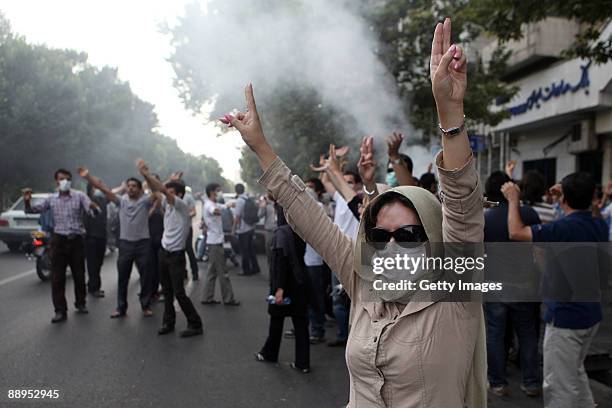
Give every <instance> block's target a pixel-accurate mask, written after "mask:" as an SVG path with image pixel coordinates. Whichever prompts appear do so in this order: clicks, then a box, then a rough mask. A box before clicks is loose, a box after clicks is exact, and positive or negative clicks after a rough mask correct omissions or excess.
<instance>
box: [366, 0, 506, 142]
mask: <svg viewBox="0 0 612 408" xmlns="http://www.w3.org/2000/svg"><path fill="white" fill-rule="evenodd" d="M467 7H469V2H468V1H467V0H447V1H438V2H431V1H428V0H389V1H386V2H384V3H382V4H379V3H375V4H374V6H373V7H371V8H368V14H369V16H370V17H369V18H370V19H371V21H372V24H373V27H374V28H375V31H376V32H377V33H378V35H379V38H380V42H381V44H382V46H381V49H380V50H379V55H380V57H381V58H382V60H383V61H384V62H385V64H386V65H387V66H388V67H389V69H390V71H391V72H392V73H393V75H394V76H395V78H396V81H397V83H398V86H399V87H400V90H401V92H402V94H403V96H404V97H405V99H406V100H407V101H408V102H409V105H410V109H411V119H412V123H413V124H414V126H415V127H417V128H419V129H421V130H422V131H423V132H424V135H425V137H426V138H427V137H429V136H433V135H436V134H437V127H436V126H435V124H436V123H437V113H436V107H435V102H434V100H433V96H432V94H431V83H430V79H429V56H430V51H431V41H432V38H433V29H434V27H435V25H436V23H438V22H440V21H442V20H444V18H445V17H447V16H452V17H453V21H452V24H453V39H452V41H453V42H454V43H461V44H465V45H466V47H469V46H470V45H469V44H470V42H471V41H473V40H474V39H475V38H476V37H477V36H478V34H479V33H480V32H481V29H480V28H479V27H478V26H476V25H474V24H472V23H471V22H469V21H467V20H466V19H465V17H464V16H465V10H466V8H467ZM508 56H509V54H508V53H507V52H505V51H504V50H503V49H501V48H500V49H498V50H497V51H496V52H495V53H494V54H493V58H492V61H491V62H490V63H489V66H488V67H484V66H483V64H482V62H481V61H479V60H476V61H470V64H469V65H468V76H469V78H470V80H469V87H468V90H467V95H466V98H465V112H466V117H467V118H468V120H469V121H470V122H471V123H482V124H487V125H492V126H494V125H496V124H497V123H499V122H500V121H501V120H502V119H504V118H505V117H506V116H507V113H506V112H505V111H499V110H491V109H490V107H491V106H492V102H493V101H494V100H495V99H496V98H510V97H511V96H512V95H513V94H514V93H515V92H516V89H515V88H513V87H509V86H508V85H506V84H505V83H503V82H502V81H501V79H500V77H501V75H502V74H503V71H504V69H505V62H506V60H507V58H508Z"/></svg>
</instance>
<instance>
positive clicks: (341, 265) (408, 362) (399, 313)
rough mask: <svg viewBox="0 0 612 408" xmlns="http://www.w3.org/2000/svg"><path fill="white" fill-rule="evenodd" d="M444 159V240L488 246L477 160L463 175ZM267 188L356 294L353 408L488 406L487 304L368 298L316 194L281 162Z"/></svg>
mask: <svg viewBox="0 0 612 408" xmlns="http://www.w3.org/2000/svg"><path fill="white" fill-rule="evenodd" d="M440 161H441V155H439V156H438V157H437V159H436V164H437V165H438V171H439V175H440V186H441V190H442V192H443V193H442V197H443V221H442V230H443V231H442V234H443V240H444V242H482V240H483V227H484V218H483V209H482V201H483V196H482V191H481V188H480V185H479V182H478V174H477V172H476V169H475V167H474V161H473V159H470V160H469V162H468V163H467V164H466V165H465V166H464V167H463V168H461V169H458V170H457V169H456V170H446V169H444V168H443V167H442V163H441V162H440ZM259 183H260V184H262V185H263V186H265V187H266V188H267V189H268V190H269V191H270V192H271V193H272V195H273V196H274V197H275V199H276V200H277V201H278V203H279V204H280V205H281V206H282V207H283V209H284V212H285V216H286V218H287V222H288V223H289V224H290V225H291V227H292V228H293V229H294V230H295V232H297V233H298V234H299V235H300V236H301V237H302V238H303V239H304V240H305V241H306V242H308V243H309V244H310V245H311V246H312V247H313V248H314V249H315V251H317V252H318V253H319V254H320V255H321V256H322V257H323V259H324V260H325V262H326V263H327V264H328V265H329V267H330V268H331V269H332V270H333V271H334V272H335V273H336V276H337V277H338V279H339V280H340V282H341V283H342V285H343V287H344V288H345V289H346V291H347V293H348V295H349V296H350V297H351V300H352V308H351V321H352V327H351V331H350V335H349V340H348V344H347V349H346V361H347V366H348V369H349V374H350V396H349V404H348V407H350V408H361V407H367V408H371V407H400V408H411V407H435V408H446V407H470V408H480V407H486V358H485V343H484V319H483V315H482V305H481V304H480V303H478V302H474V303H458V302H409V303H408V304H407V305H406V306H405V308H403V310H400V309H399V308H398V304H396V303H390V302H389V303H383V302H372V301H363V300H362V295H361V293H362V290H363V285H364V284H366V283H367V284H369V282H365V281H364V280H362V279H361V278H360V277H359V275H358V274H357V273H356V272H355V270H354V265H353V262H354V258H353V256H354V250H355V249H354V248H355V245H354V243H353V242H352V241H351V239H350V238H349V237H347V236H346V235H344V234H343V233H342V232H341V231H340V229H339V228H338V227H337V226H336V225H335V224H333V223H332V222H331V221H330V220H329V218H328V217H327V216H326V215H325V213H324V212H323V210H321V209H320V207H319V206H318V205H317V204H316V202H315V201H314V200H313V199H312V198H311V197H310V196H309V195H308V193H307V192H306V191H305V189H306V186H305V184H304V183H303V181H302V180H301V179H300V178H299V177H298V176H297V175H292V174H291V171H290V170H289V168H287V166H286V165H285V164H284V163H283V162H282V161H281V160H280V159H276V160H275V161H274V162H273V163H272V164H271V165H270V167H269V168H268V169H267V170H266V171H265V173H264V174H263V176H262V177H261V179H260V180H259ZM370 287H371V286H370ZM483 359H484V361H483ZM475 367H478V369H477V370H475Z"/></svg>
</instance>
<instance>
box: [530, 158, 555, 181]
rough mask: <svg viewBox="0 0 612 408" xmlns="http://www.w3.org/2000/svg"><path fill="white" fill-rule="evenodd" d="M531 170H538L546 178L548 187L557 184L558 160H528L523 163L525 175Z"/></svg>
mask: <svg viewBox="0 0 612 408" xmlns="http://www.w3.org/2000/svg"><path fill="white" fill-rule="evenodd" d="M530 170H536V171H537V172H538V173H540V174H541V175H542V177H544V182H545V183H546V187H547V188H548V187H551V186H552V185H553V184H555V183H556V182H557V159H556V158H552V159H539V160H526V161H524V162H523V174H525V173H526V172H528V171H530Z"/></svg>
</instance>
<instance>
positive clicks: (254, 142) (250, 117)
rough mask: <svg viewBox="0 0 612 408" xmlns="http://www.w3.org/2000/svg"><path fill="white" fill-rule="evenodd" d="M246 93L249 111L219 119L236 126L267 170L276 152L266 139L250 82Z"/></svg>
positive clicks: (245, 90)
mask: <svg viewBox="0 0 612 408" xmlns="http://www.w3.org/2000/svg"><path fill="white" fill-rule="evenodd" d="M244 95H245V98H246V103H247V112H246V113H243V112H238V113H237V114H236V116H233V115H225V116H224V117H223V118H221V119H219V120H220V121H221V122H222V123H225V124H226V125H229V126H230V127H231V126H233V127H235V128H236V129H237V130H238V132H240V136H242V140H244V142H245V143H246V144H247V146H249V147H250V148H251V150H253V151H254V152H255V154H256V155H257V158H258V159H259V164H260V165H261V167H262V169H263V170H265V169H267V168H268V166H269V165H270V164H271V163H272V162H273V161H274V160H275V159H276V153H274V150H273V149H272V147H271V146H270V144H269V143H268V141H267V140H266V137H265V136H264V133H263V129H262V127H261V121H260V120H259V114H258V113H257V106H256V105H255V97H254V96H253V85H252V84H248V85H247V86H246V88H245V89H244Z"/></svg>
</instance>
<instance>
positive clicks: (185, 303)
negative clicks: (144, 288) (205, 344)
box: [137, 160, 204, 337]
mask: <svg viewBox="0 0 612 408" xmlns="http://www.w3.org/2000/svg"><path fill="white" fill-rule="evenodd" d="M137 166H138V170H139V171H140V174H142V175H143V177H144V178H145V179H146V180H147V182H148V183H149V186H150V187H151V190H153V191H156V192H160V193H162V194H164V196H165V198H164V201H163V207H164V235H163V236H162V243H161V244H162V248H161V249H160V251H159V271H160V280H161V284H162V288H163V290H164V318H163V322H162V327H161V328H160V329H159V331H158V332H157V333H158V334H160V335H163V334H168V333H170V332H172V331H174V324H175V322H176V312H175V310H174V298H175V297H176V300H177V301H178V303H179V306H180V307H181V310H182V311H183V313H184V314H185V317H186V318H187V329H186V330H183V331H182V332H181V333H180V335H181V337H191V336H197V335H201V334H202V333H204V330H203V328H202V319H201V318H200V315H199V314H198V312H197V311H196V309H195V307H194V306H193V303H191V299H189V296H187V293H185V286H184V280H183V278H184V277H185V276H186V275H187V269H186V261H185V244H186V242H187V235H188V234H189V228H190V226H191V216H190V214H189V206H188V205H187V204H186V203H185V201H184V200H183V197H184V196H185V185H184V184H183V183H182V182H181V181H179V180H171V181H169V182H168V183H166V184H165V185H164V184H163V183H162V182H161V181H159V180H157V179H156V178H155V177H153V176H152V175H151V173H150V172H149V168H148V167H147V165H146V164H145V162H144V161H142V160H138V162H137Z"/></svg>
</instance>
